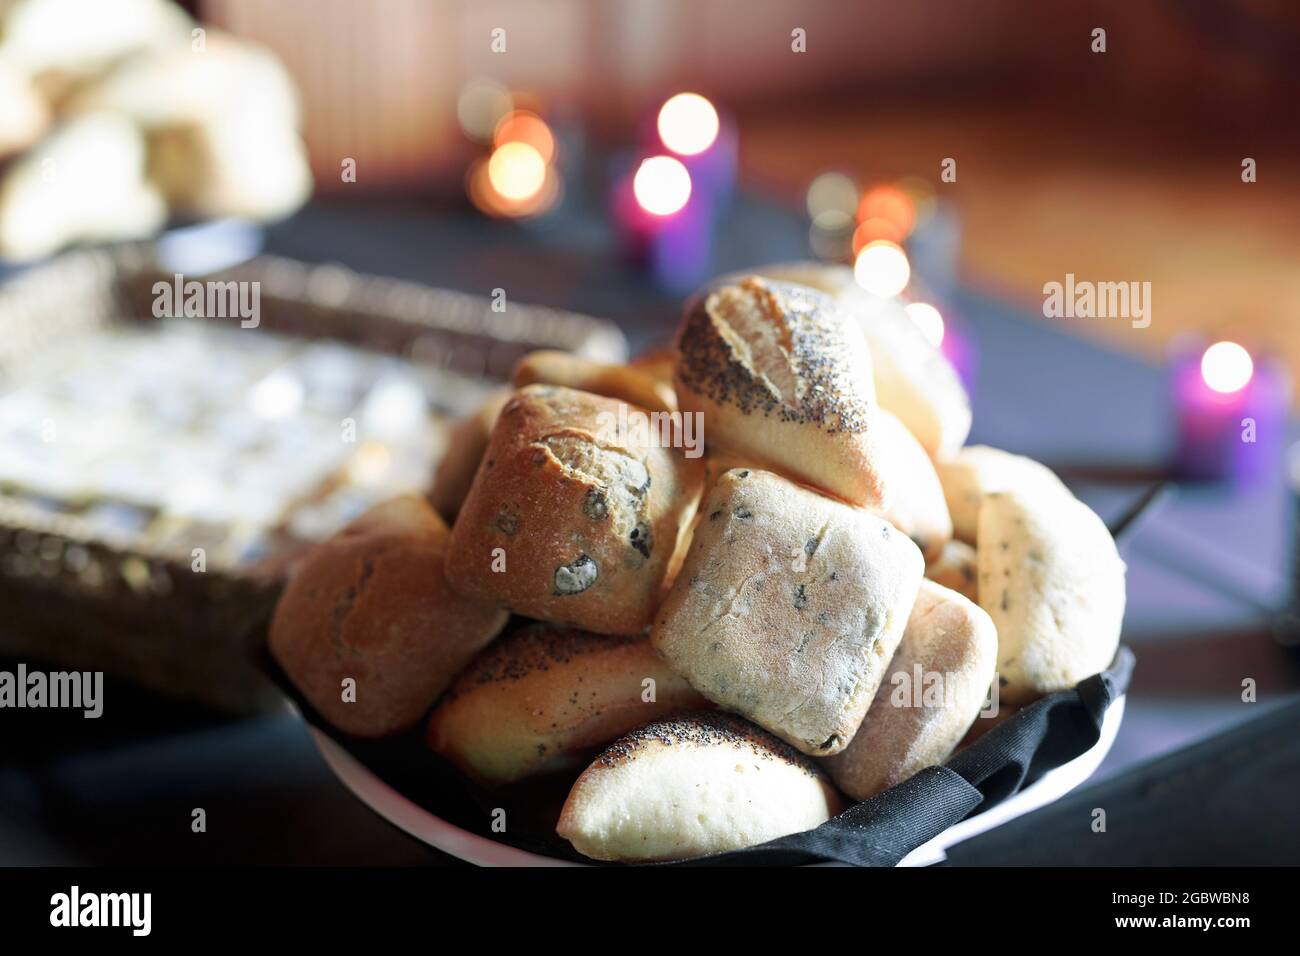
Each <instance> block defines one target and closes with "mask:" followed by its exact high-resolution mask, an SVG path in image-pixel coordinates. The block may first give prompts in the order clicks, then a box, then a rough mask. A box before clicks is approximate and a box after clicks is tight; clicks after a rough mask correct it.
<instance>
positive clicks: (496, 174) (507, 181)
mask: <svg viewBox="0 0 1300 956" xmlns="http://www.w3.org/2000/svg"><path fill="white" fill-rule="evenodd" d="M488 182H490V183H491V184H492V188H493V189H495V190H496V191H497V192H498V193H500V194H501V195H502V196H503V197H504V198H505V199H508V200H510V201H511V202H525V201H527V200H529V199H531V198H532V197H534V196H536V195H537V194H538V193H539V192H540V191H541V188H542V184H543V183H545V182H546V160H544V159H542V154H541V153H539V152H538V151H537V148H536V147H535V146H531V145H529V144H528V143H520V142H511V143H502V144H501V145H500V146H498V147H497V148H496V149H495V150H493V151H492V157H491V158H490V159H489V160H488Z"/></svg>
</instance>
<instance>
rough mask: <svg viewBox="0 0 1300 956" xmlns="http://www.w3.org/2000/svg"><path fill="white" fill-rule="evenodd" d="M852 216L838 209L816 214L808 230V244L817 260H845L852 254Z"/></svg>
mask: <svg viewBox="0 0 1300 956" xmlns="http://www.w3.org/2000/svg"><path fill="white" fill-rule="evenodd" d="M852 239H853V216H852V215H850V214H849V213H847V212H844V211H843V210H840V209H827V210H824V211H822V212H820V213H818V214H817V216H816V217H815V218H814V219H813V221H812V226H811V227H809V229H808V244H809V246H810V247H811V248H812V251H813V255H815V256H816V257H817V258H818V259H828V260H838V259H847V258H848V257H849V255H850V254H851V253H852V251H853V248H852Z"/></svg>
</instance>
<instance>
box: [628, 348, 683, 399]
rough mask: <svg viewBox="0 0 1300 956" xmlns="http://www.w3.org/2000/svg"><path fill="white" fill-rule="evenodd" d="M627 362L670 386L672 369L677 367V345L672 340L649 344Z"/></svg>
mask: <svg viewBox="0 0 1300 956" xmlns="http://www.w3.org/2000/svg"><path fill="white" fill-rule="evenodd" d="M627 364H628V365H629V366H630V367H632V368H634V369H636V370H637V371H639V372H645V373H646V374H647V375H650V376H652V377H653V378H655V379H657V380H658V381H660V382H664V383H666V384H667V385H668V387H669V388H672V386H673V370H674V369H675V368H676V367H677V346H676V345H674V344H673V343H672V342H667V343H665V344H663V345H654V346H651V347H650V348H648V349H646V350H645V351H644V352H642V353H641V354H639V355H638V356H637V357H636V358H634V359H632V360H631V361H630V362H628V363H627ZM674 400H676V396H674Z"/></svg>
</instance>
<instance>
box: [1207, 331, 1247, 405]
mask: <svg viewBox="0 0 1300 956" xmlns="http://www.w3.org/2000/svg"><path fill="white" fill-rule="evenodd" d="M1254 374H1255V363H1254V362H1253V361H1252V360H1251V358H1250V353H1249V352H1247V351H1246V350H1245V349H1244V348H1242V347H1241V346H1240V345H1238V344H1237V343H1236V342H1215V343H1214V344H1213V345H1211V346H1210V347H1209V348H1208V349H1206V350H1205V354H1204V355H1202V356H1201V378H1203V379H1205V384H1206V385H1208V386H1210V388H1212V389H1214V391H1216V392H1222V393H1223V394H1225V395H1230V394H1232V393H1233V392H1239V391H1241V390H1242V389H1243V388H1245V387H1246V385H1247V384H1249V382H1250V379H1251V376H1252V375H1254Z"/></svg>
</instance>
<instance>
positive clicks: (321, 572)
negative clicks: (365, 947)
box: [270, 497, 506, 737]
mask: <svg viewBox="0 0 1300 956" xmlns="http://www.w3.org/2000/svg"><path fill="white" fill-rule="evenodd" d="M447 543H448V533H447V526H446V525H445V524H443V522H442V519H441V518H439V517H438V516H437V514H435V513H434V511H433V509H431V508H430V507H429V505H428V503H427V502H425V501H424V500H423V499H422V498H416V497H406V498H396V499H393V500H392V501H388V502H385V503H384V504H380V505H376V506H375V507H374V508H371V509H370V510H369V511H367V512H366V513H365V514H363V515H362V516H361V517H359V518H357V519H356V520H355V521H353V522H352V523H351V524H349V525H348V526H347V527H346V528H344V529H343V530H342V531H340V532H339V533H338V534H336V535H335V536H334V537H332V538H330V539H329V540H328V541H326V542H324V543H322V544H320V545H317V546H316V548H315V549H314V550H313V551H312V552H311V553H310V554H308V555H307V556H306V557H305V558H304V559H303V561H302V562H301V563H300V564H299V565H298V566H297V567H296V568H295V569H294V571H293V574H292V576H291V577H290V578H289V582H288V584H286V586H285V589H284V593H283V594H282V595H281V596H280V600H279V603H277V604H276V607H275V614H274V616H273V618H272V621H271V633H270V648H271V654H272V655H273V656H274V657H275V659H276V660H277V661H278V662H279V664H280V666H281V667H282V668H284V671H285V673H286V674H287V675H288V676H289V679H290V680H291V681H293V683H294V686H296V687H297V688H298V689H299V690H300V691H301V692H302V695H303V696H304V697H306V698H307V700H308V701H310V702H311V705H312V706H313V707H315V708H316V710H317V711H318V712H319V713H320V714H321V716H322V717H324V718H325V719H326V720H327V721H329V722H330V724H332V725H333V726H335V727H337V728H339V729H340V730H342V731H345V732H346V733H349V734H353V735H355V736H358V737H382V736H385V735H387V734H391V733H396V732H397V731H400V730H405V729H407V728H408V727H411V726H413V725H414V724H416V723H417V722H418V721H419V720H420V718H421V717H423V716H424V714H425V712H426V711H428V709H429V708H430V707H431V706H433V702H434V701H435V700H436V699H437V698H438V695H440V694H441V693H442V692H443V691H444V690H445V689H446V688H447V685H449V684H450V683H451V681H452V678H454V677H455V676H456V674H457V673H458V672H459V671H460V669H461V668H463V667H464V666H465V664H467V663H468V662H469V660H470V659H471V658H472V657H473V656H474V655H475V654H476V653H478V651H479V650H480V649H481V648H482V647H483V646H484V645H486V644H487V643H488V642H489V641H490V640H492V638H493V637H495V636H496V634H497V632H498V631H500V630H501V628H502V627H503V626H504V625H505V623H506V614H505V613H504V612H502V611H500V610H497V609H496V608H493V607H489V606H484V605H481V604H477V603H474V602H472V601H467V600H465V599H464V598H462V597H461V596H460V595H458V594H456V593H455V592H453V591H452V590H451V588H449V587H448V586H447V582H446V579H445V578H444V577H443V570H442V569H443V562H444V560H445V558H446V552H447ZM349 678H350V679H352V680H353V681H355V693H354V694H352V695H349V694H347V693H345V688H344V684H343V682H344V681H345V680H347V679H349ZM348 697H354V698H355V699H348Z"/></svg>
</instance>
